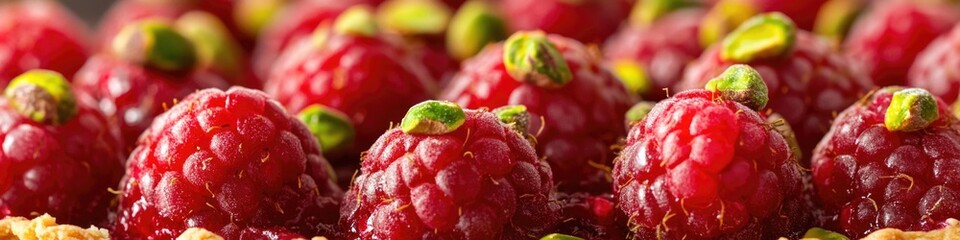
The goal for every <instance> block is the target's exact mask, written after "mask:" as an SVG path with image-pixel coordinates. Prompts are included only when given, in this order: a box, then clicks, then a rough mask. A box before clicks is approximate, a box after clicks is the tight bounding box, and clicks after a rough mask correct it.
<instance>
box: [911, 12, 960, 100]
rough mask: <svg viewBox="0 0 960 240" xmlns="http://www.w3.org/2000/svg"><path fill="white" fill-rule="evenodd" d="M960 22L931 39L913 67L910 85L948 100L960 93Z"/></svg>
mask: <svg viewBox="0 0 960 240" xmlns="http://www.w3.org/2000/svg"><path fill="white" fill-rule="evenodd" d="M958 46H960V25H958V26H957V27H954V28H953V30H952V31H951V32H950V33H949V34H944V35H943V36H940V37H939V38H937V39H936V40H934V41H933V42H931V43H930V45H929V46H927V48H926V49H925V50H923V52H920V54H919V55H917V59H916V61H914V62H913V66H912V67H910V75H909V76H908V77H909V78H908V79H907V85H910V86H914V87H919V88H923V89H927V90H928V91H930V93H933V95H935V96H937V97H939V98H940V99H943V100H944V101H946V102H947V103H953V102H956V101H957V100H958V98H957V95H958V94H960V72H957V69H960V47H958Z"/></svg>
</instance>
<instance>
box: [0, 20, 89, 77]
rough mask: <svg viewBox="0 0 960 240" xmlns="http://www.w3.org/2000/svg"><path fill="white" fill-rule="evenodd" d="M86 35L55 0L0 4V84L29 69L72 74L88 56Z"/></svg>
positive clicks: (81, 24)
mask: <svg viewBox="0 0 960 240" xmlns="http://www.w3.org/2000/svg"><path fill="white" fill-rule="evenodd" d="M88 34H89V33H87V30H86V26H84V25H83V23H82V22H81V21H80V19H78V18H77V17H76V16H73V15H72V14H70V12H69V11H68V10H67V9H65V8H63V6H60V4H59V3H57V2H56V1H14V2H11V3H3V4H0V87H6V86H7V83H9V82H10V80H11V79H13V78H14V77H16V76H18V75H20V74H22V73H24V72H26V71H29V70H32V69H49V70H52V71H56V72H59V73H60V74H63V75H65V76H70V77H72V76H73V74H74V73H76V72H77V70H79V69H80V67H81V66H83V63H84V62H85V61H86V60H87V57H88V56H89V55H90V51H89V50H88V49H87V47H88V46H87V45H88V42H87V41H88V39H87V38H88V37H89V36H88ZM68 80H69V79H68Z"/></svg>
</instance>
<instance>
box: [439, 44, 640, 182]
mask: <svg viewBox="0 0 960 240" xmlns="http://www.w3.org/2000/svg"><path fill="white" fill-rule="evenodd" d="M440 98H441V99H445V100H449V101H454V102H457V103H458V104H460V105H462V106H464V107H466V108H484V107H486V108H496V107H501V106H506V105H524V106H526V108H527V110H528V111H529V112H530V114H532V120H531V124H530V129H529V130H530V132H533V133H535V134H536V138H537V144H536V148H537V152H538V153H539V155H540V156H541V157H545V158H546V159H547V161H548V162H550V165H551V167H552V169H553V175H554V180H556V181H557V185H558V186H559V187H560V189H561V190H563V191H567V190H570V191H589V192H595V193H601V192H609V191H610V185H609V179H608V177H609V167H608V166H610V162H611V160H613V157H614V156H613V155H614V154H613V151H612V150H610V147H611V146H612V145H614V144H616V143H617V140H618V138H620V137H622V136H624V135H626V133H625V130H624V129H626V127H625V126H624V122H625V121H624V114H625V113H626V112H627V109H629V108H630V106H631V104H632V103H633V97H632V96H631V95H630V94H629V93H628V92H627V91H626V89H625V88H624V87H623V84H621V83H620V81H619V80H617V79H616V78H615V77H613V75H612V74H611V73H610V72H608V71H607V70H605V69H603V68H602V67H601V65H600V62H599V56H597V55H596V53H595V52H591V51H590V50H588V49H587V48H586V47H585V46H584V45H582V44H580V43H579V42H577V41H575V40H573V39H569V38H565V37H561V36H558V35H546V34H545V33H543V32H519V33H515V34H514V35H513V36H511V37H510V38H509V39H507V40H506V41H505V42H504V43H500V44H496V45H491V46H489V47H487V48H485V49H484V51H482V52H481V53H480V54H478V55H477V56H475V57H473V58H471V59H469V60H467V61H466V62H465V63H464V64H463V67H462V69H461V70H460V73H458V74H457V76H456V77H454V78H453V80H452V81H451V83H450V84H449V86H447V87H446V89H445V90H444V91H443V92H442V93H441V95H440Z"/></svg>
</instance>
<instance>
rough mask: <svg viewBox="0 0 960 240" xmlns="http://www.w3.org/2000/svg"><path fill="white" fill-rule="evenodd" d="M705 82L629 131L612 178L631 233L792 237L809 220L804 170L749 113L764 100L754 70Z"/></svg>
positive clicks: (740, 68)
mask: <svg viewBox="0 0 960 240" xmlns="http://www.w3.org/2000/svg"><path fill="white" fill-rule="evenodd" d="M707 88H708V89H709V90H690V91H686V92H682V93H680V94H677V95H675V96H673V97H671V98H668V99H666V100H664V101H661V102H660V103H658V104H657V105H656V106H655V107H654V108H653V110H651V112H650V113H649V114H648V115H647V116H646V118H644V119H643V120H642V121H641V122H639V123H637V124H635V125H634V127H633V129H631V131H630V134H629V136H628V137H627V143H626V147H625V148H624V150H623V152H621V154H620V157H619V158H618V159H617V160H616V161H615V167H614V169H613V177H614V194H615V196H616V197H617V200H618V202H619V207H620V209H621V210H622V211H623V212H624V213H625V215H626V216H628V217H629V219H630V226H631V229H633V231H634V232H633V233H634V234H636V236H637V237H638V238H641V239H649V238H654V237H659V238H665V239H683V238H686V239H707V238H718V239H771V238H777V237H788V238H797V237H799V234H800V233H802V231H804V230H806V228H807V227H809V226H807V224H809V222H810V221H811V220H812V219H811V216H810V215H808V212H807V211H806V209H804V208H805V207H807V205H806V204H805V203H804V201H803V200H802V199H801V195H802V184H801V172H800V170H799V169H798V167H797V162H796V159H795V156H793V154H792V153H791V151H790V149H789V148H788V144H787V141H786V140H785V139H784V137H783V136H781V134H780V133H778V132H777V131H776V130H775V129H774V128H773V126H771V125H770V124H768V123H767V121H766V120H765V117H763V115H762V114H758V113H757V112H756V111H754V109H761V108H762V107H763V106H764V104H766V101H767V99H766V94H765V93H766V91H767V89H766V86H764V84H763V80H761V79H760V75H759V73H757V72H756V71H755V70H753V69H752V68H750V67H748V66H746V65H733V66H731V67H730V68H729V69H728V70H727V71H725V72H724V73H723V74H722V75H720V76H719V77H717V78H716V79H714V80H712V81H710V82H709V83H708V84H707ZM732 100H737V102H735V101H732ZM741 103H744V104H741ZM748 106H749V107H748Z"/></svg>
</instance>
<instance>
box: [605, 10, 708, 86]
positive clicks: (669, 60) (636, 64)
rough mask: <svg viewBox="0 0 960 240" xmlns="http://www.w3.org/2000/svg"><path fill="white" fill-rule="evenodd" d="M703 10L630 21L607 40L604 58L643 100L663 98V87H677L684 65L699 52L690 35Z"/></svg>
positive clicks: (695, 33)
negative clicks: (643, 20)
mask: <svg viewBox="0 0 960 240" xmlns="http://www.w3.org/2000/svg"><path fill="white" fill-rule="evenodd" d="M704 13H705V12H704V11H702V10H699V9H690V10H680V11H677V12H673V13H669V14H667V15H665V16H663V17H660V18H658V19H656V21H654V22H652V23H647V24H640V23H630V24H628V25H627V27H625V28H623V29H622V30H620V32H618V33H617V34H615V35H613V36H612V37H611V38H610V40H609V41H608V42H607V44H606V45H605V47H604V58H606V59H607V60H608V61H610V63H611V67H612V69H613V70H614V71H615V72H616V74H617V75H618V77H620V79H621V80H623V81H624V83H625V84H624V85H626V86H627V87H628V88H629V89H630V90H631V91H632V92H635V93H637V94H639V95H640V96H641V97H643V99H644V100H650V101H659V100H662V99H665V98H667V92H666V91H664V90H663V89H664V88H667V89H677V83H679V82H680V80H681V79H683V70H684V68H685V67H686V66H687V64H688V63H690V62H692V61H693V60H695V59H696V58H697V57H698V56H700V53H701V52H703V48H702V47H700V44H699V43H698V42H697V41H691V39H697V38H698V34H699V32H700V21H701V19H702V18H703V15H704ZM637 14H638V12H635V13H634V15H633V16H636V15H637Z"/></svg>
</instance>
